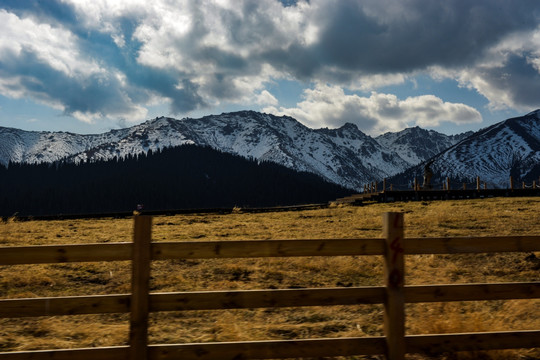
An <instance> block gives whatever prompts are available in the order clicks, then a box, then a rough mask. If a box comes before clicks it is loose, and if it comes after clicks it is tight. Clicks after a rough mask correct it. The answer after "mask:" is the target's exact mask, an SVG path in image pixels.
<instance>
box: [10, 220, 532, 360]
mask: <svg viewBox="0 0 540 360" xmlns="http://www.w3.org/2000/svg"><path fill="white" fill-rule="evenodd" d="M151 228H152V218H151V217H150V216H142V215H136V216H135V218H134V242H133V243H115V244H86V245H65V246H64V245H61V246H29V247H2V248H0V265H14V264H42V263H65V262H87V261H92V262H93V261H122V260H131V261H132V269H133V270H132V293H131V294H123V295H104V296H76V297H54V298H32V299H5V300H0V318H19V317H31V316H56V315H76V314H105V313H130V315H131V317H130V337H129V344H128V345H126V346H115V347H104V348H84V349H65V350H44V351H43V350H42V351H24V352H4V353H0V360H8V359H9V360H14V359H29V358H31V359H66V360H67V359H70V360H73V359H111V360H113V359H114V360H117V359H133V360H135V359H156V360H157V359H159V360H161V359H163V360H164V359H220V360H221V359H249V358H254V359H269V358H273V359H275V358H295V357H327V356H350V355H377V354H385V355H386V356H387V358H388V359H392V360H397V359H403V358H404V355H405V354H406V353H418V352H424V351H429V352H430V353H436V352H455V351H464V350H491V349H513V348H535V347H540V330H532V331H509V332H482V333H458V334H444V335H437V334H426V335H407V336H406V335H405V310H404V309H405V304H406V303H420V302H449V301H473V300H506V299H534V298H540V282H524V283H491V284H461V285H424V286H405V281H404V271H405V269H404V255H409V254H460V253H491V252H531V251H540V236H505V237H460V238H407V239H404V238H403V214H401V213H386V214H384V238H374V239H329V240H257V241H206V242H159V243H152V242H151ZM346 255H352V256H354V255H383V256H384V263H385V266H384V277H385V285H384V286H375V287H353V288H319V289H281V290H245V291H202V292H176V293H150V292H149V278H150V262H151V261H152V260H166V259H179V258H180V259H207V258H252V257H293V256H294V257H296V256H346ZM354 304H384V336H377V337H354V338H324V339H306V340H272V341H246V342H218V343H190V344H167V345H155V344H148V333H147V331H148V315H149V312H156V311H184V310H211V309H242V308H261V307H262V308H278V307H297V306H330V305H354Z"/></svg>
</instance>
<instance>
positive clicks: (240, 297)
mask: <svg viewBox="0 0 540 360" xmlns="http://www.w3.org/2000/svg"><path fill="white" fill-rule="evenodd" d="M385 296H386V291H385V288H384V287H383V286H370V287H351V288H317V289H280V290H235V291H193V292H175V293H150V306H149V311H150V312H158V311H186V310H221V309H254V308H270V307H275V308H278V307H298V306H334V305H358V304H383V303H384V300H385ZM404 296H405V302H407V303H425V302H442V301H444V302H450V301H474V300H512V299H539V298H540V282H524V283H492V284H463V285H421V286H405V287H404ZM129 311H130V294H120V295H94V296H71V297H53V298H35V299H34V298H31V299H7V300H0V318H20V317H34V316H59V315H83V314H109V313H127V312H129Z"/></svg>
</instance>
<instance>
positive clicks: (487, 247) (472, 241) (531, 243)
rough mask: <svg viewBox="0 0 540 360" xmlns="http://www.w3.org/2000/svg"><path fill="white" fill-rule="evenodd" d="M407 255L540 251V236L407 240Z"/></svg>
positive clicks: (405, 242) (405, 244)
mask: <svg viewBox="0 0 540 360" xmlns="http://www.w3.org/2000/svg"><path fill="white" fill-rule="evenodd" d="M403 249H404V250H405V254H462V253H493V252H530V251H540V236H500V237H499V236H488V237H485V236H484V237H452V238H407V239H406V240H405V241H404V242H403Z"/></svg>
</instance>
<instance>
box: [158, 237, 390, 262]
mask: <svg viewBox="0 0 540 360" xmlns="http://www.w3.org/2000/svg"><path fill="white" fill-rule="evenodd" d="M152 251H153V255H152V258H153V259H154V260H165V259H178V258H183V259H204V258H249V257H288V256H341V255H382V254H383V251H384V247H383V241H382V239H329V240H328V239H323V240H240V241H196V242H159V243H154V244H153V245H152Z"/></svg>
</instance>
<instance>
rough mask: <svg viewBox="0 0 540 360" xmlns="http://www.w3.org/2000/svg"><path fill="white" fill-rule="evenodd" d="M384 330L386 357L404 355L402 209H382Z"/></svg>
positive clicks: (398, 359) (392, 359) (390, 359)
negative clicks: (392, 211)
mask: <svg viewBox="0 0 540 360" xmlns="http://www.w3.org/2000/svg"><path fill="white" fill-rule="evenodd" d="M383 231H384V237H385V257H384V264H385V266H384V278H385V286H386V300H385V303H384V334H385V337H386V357H387V359H388V360H403V359H404V358H405V297H404V293H403V286H404V270H405V262H404V258H403V213H385V214H384V218H383Z"/></svg>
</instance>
